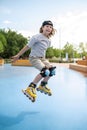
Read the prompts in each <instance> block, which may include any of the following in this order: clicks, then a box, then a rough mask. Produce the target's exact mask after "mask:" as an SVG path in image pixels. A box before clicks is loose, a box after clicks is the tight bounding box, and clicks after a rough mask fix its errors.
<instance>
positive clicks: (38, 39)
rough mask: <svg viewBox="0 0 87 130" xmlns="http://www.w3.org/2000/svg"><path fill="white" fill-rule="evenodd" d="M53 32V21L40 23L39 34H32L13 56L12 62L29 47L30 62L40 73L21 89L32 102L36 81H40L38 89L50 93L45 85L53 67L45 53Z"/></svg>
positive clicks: (34, 96)
mask: <svg viewBox="0 0 87 130" xmlns="http://www.w3.org/2000/svg"><path fill="white" fill-rule="evenodd" d="M54 34H55V29H54V28H53V23H52V22H51V21H50V20H48V21H44V22H43V23H42V26H41V28H40V31H39V34H37V35H34V36H33V37H32V38H31V39H30V41H29V43H28V44H27V45H26V46H25V47H24V48H23V49H22V50H20V52H19V53H18V54H17V55H15V56H13V62H15V61H16V60H18V59H19V57H20V56H21V55H22V54H23V53H24V52H26V51H27V50H28V49H29V48H31V53H30V55H29V60H30V62H31V64H32V65H33V66H34V67H35V68H37V69H38V70H39V71H40V73H39V74H38V75H37V76H36V77H35V78H34V80H33V81H32V82H31V83H30V84H29V86H28V87H27V88H26V89H25V90H23V92H24V94H25V95H26V96H28V97H29V99H31V101H32V102H34V101H35V99H36V96H37V95H36V87H37V83H38V82H39V81H41V83H40V86H39V87H38V88H37V90H38V91H40V92H44V93H45V94H48V95H51V94H52V93H51V90H50V89H49V88H48V87H47V83H48V80H49V78H50V77H51V76H53V75H55V68H56V67H53V66H52V65H51V64H50V63H49V62H48V61H47V60H46V59H45V54H46V50H47V48H48V47H50V45H51V41H50V37H51V36H53V35H54Z"/></svg>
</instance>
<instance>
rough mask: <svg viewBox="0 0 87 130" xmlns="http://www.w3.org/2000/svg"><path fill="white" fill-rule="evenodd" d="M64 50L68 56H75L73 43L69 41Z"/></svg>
mask: <svg viewBox="0 0 87 130" xmlns="http://www.w3.org/2000/svg"><path fill="white" fill-rule="evenodd" d="M63 52H64V54H65V55H66V53H68V57H69V58H72V57H73V52H74V47H73V45H72V44H70V43H68V42H67V44H66V45H65V46H64V48H63Z"/></svg>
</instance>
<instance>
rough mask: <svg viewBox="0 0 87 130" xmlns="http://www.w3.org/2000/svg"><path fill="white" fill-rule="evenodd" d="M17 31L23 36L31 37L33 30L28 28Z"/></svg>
mask: <svg viewBox="0 0 87 130" xmlns="http://www.w3.org/2000/svg"><path fill="white" fill-rule="evenodd" d="M18 32H19V33H21V34H22V35H23V36H24V37H31V36H33V35H34V33H33V32H30V31H28V30H19V31H18Z"/></svg>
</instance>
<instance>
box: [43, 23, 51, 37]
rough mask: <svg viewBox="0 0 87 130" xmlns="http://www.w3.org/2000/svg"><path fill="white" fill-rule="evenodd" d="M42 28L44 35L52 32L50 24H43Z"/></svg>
mask: <svg viewBox="0 0 87 130" xmlns="http://www.w3.org/2000/svg"><path fill="white" fill-rule="evenodd" d="M42 29H43V34H44V35H46V36H49V34H50V33H51V32H52V30H53V27H52V26H51V25H45V26H43V27H42Z"/></svg>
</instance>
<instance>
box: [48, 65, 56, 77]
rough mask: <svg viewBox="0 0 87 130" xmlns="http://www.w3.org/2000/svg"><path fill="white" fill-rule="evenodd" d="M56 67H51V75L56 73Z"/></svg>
mask: <svg viewBox="0 0 87 130" xmlns="http://www.w3.org/2000/svg"><path fill="white" fill-rule="evenodd" d="M55 69H56V67H55V66H54V67H51V68H49V71H50V74H49V76H53V75H55V74H56V70H55Z"/></svg>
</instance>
